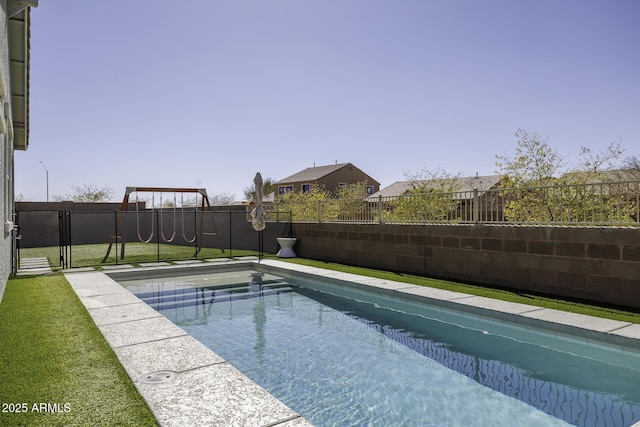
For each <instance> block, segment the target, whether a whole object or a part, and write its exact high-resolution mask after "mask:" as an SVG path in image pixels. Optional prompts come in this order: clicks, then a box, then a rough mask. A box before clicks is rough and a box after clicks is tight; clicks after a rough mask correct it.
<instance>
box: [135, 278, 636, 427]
mask: <svg viewBox="0 0 640 427" xmlns="http://www.w3.org/2000/svg"><path fill="white" fill-rule="evenodd" d="M123 285H125V286H126V287H127V288H128V289H129V290H131V291H132V292H133V293H135V294H136V295H138V296H139V297H140V298H142V299H143V300H144V301H146V302H147V303H148V304H150V305H151V306H152V307H154V308H155V309H156V310H158V311H159V312H161V313H162V314H163V315H164V316H166V317H167V318H169V319H170V320H172V321H173V322H174V323H176V324H177V325H178V326H180V327H182V328H183V329H184V330H186V331H187V332H188V333H189V334H191V335H192V336H193V337H195V338H196V339H198V340H199V341H201V342H202V343H204V344H205V345H207V346H208V347H209V348H211V349H212V350H213V351H214V352H216V353H217V354H219V355H220V356H222V357H223V358H225V359H226V360H227V361H228V362H230V363H231V364H233V365H234V366H235V367H236V368H238V369H239V370H240V371H242V372H243V373H244V374H245V375H247V376H248V377H249V378H251V379H252V380H253V381H255V382H256V383H258V384H259V385H261V386H262V387H263V388H265V389H267V390H268V391H269V392H271V393H272V394H273V395H274V396H276V397H277V398H279V399H280V400H281V401H283V402H284V403H285V404H287V405H288V406H289V407H291V408H292V409H293V410H295V411H296V412H298V413H299V414H300V415H302V416H303V417H304V418H306V419H308V420H309V421H310V422H311V423H313V424H315V425H316V426H385V427H386V426H392V425H393V426H400V425H402V426H469V425H482V426H489V425H490V426H514V425H518V426H555V425H568V424H570V425H578V426H630V425H632V424H633V423H635V422H637V421H638V420H640V357H639V356H638V355H635V354H629V353H625V354H622V353H621V352H620V351H614V350H610V349H607V348H605V347H604V346H586V345H584V344H583V343H581V342H580V341H578V340H571V339H568V338H563V339H557V338H554V337H553V336H551V335H548V334H545V333H543V332H536V331H526V330H521V329H518V328H515V327H512V326H509V325H504V324H500V323H497V322H493V321H489V320H485V319H478V318H474V317H472V316H468V315H465V314H464V313H459V312H452V311H446V310H443V309H440V308H434V307H429V306H426V305H424V304H418V303H412V302H408V301H401V300H396V299H392V298H388V297H383V296H380V295H377V294H375V293H372V292H371V293H370V292H364V291H359V290H358V291H356V290H352V289H345V288H344V287H338V286H335V285H330V284H322V283H317V282H309V281H301V280H298V279H295V280H293V279H283V278H280V277H277V276H273V275H270V274H265V273H257V272H255V271H242V272H227V273H216V274H212V275H202V276H183V277H178V278H176V277H172V278H167V279H146V280H142V281H137V280H136V281H128V282H123Z"/></svg>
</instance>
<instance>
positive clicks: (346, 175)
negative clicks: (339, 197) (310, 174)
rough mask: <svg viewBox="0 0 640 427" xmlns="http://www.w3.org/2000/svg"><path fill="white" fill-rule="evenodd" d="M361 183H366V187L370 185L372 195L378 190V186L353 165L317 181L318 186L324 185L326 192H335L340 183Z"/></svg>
mask: <svg viewBox="0 0 640 427" xmlns="http://www.w3.org/2000/svg"><path fill="white" fill-rule="evenodd" d="M362 181H364V182H366V183H367V185H372V186H373V192H374V193H375V192H376V191H378V190H380V184H378V183H377V182H376V181H375V180H374V179H372V178H371V177H370V176H369V175H367V174H366V173H364V172H362V171H361V170H360V169H358V168H357V167H355V166H353V165H347V166H345V167H343V168H340V169H338V170H337V171H335V172H332V173H330V174H329V175H326V176H324V177H322V178H321V179H319V180H318V184H320V185H324V188H325V189H327V190H328V191H335V190H336V189H338V187H339V184H340V183H341V182H346V183H347V184H355V183H358V182H362Z"/></svg>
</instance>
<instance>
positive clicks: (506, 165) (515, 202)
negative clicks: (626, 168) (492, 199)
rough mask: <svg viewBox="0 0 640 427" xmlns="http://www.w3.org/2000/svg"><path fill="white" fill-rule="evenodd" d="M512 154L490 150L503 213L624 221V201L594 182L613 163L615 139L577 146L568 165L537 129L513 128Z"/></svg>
mask: <svg viewBox="0 0 640 427" xmlns="http://www.w3.org/2000/svg"><path fill="white" fill-rule="evenodd" d="M515 135H516V137H517V138H518V140H517V145H516V150H515V155H514V156H513V157H511V156H508V155H501V156H500V155H498V156H496V166H497V167H498V169H499V172H500V173H502V174H503V175H504V178H503V180H502V184H501V186H502V187H503V188H509V190H504V192H503V193H502V197H503V206H504V209H503V210H504V215H505V218H507V219H510V220H512V221H522V222H558V223H571V222H577V221H580V222H594V223H605V222H607V223H608V222H627V221H629V218H630V217H629V212H628V209H627V208H628V206H619V203H618V201H617V200H614V197H613V195H612V194H611V193H610V192H609V191H603V190H602V186H598V184H597V183H600V182H602V181H604V180H605V178H606V174H607V173H608V172H610V171H611V170H612V169H615V168H616V167H619V165H618V163H617V161H618V159H619V158H620V157H621V156H622V154H623V153H624V149H622V147H621V146H620V143H617V142H614V143H611V144H609V145H608V146H607V147H606V148H605V149H604V150H603V151H601V152H598V153H594V152H592V151H591V149H589V148H587V147H582V148H581V152H580V154H579V160H578V163H577V164H576V165H575V166H571V165H570V164H569V163H568V162H566V161H565V159H564V158H562V156H560V155H559V154H558V152H557V151H556V150H555V149H553V148H552V147H551V146H550V145H549V141H548V139H542V138H541V137H540V135H539V134H538V133H535V132H527V131H526V130H523V129H518V131H517V132H516V134H515Z"/></svg>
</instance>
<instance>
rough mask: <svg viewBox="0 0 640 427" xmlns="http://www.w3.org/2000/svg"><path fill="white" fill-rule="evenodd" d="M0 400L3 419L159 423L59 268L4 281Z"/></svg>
mask: <svg viewBox="0 0 640 427" xmlns="http://www.w3.org/2000/svg"><path fill="white" fill-rule="evenodd" d="M0 402H1V403H2V405H3V406H2V408H1V409H2V411H1V412H0V425H3V426H5V425H6V426H116V425H117V426H154V425H156V423H155V420H154V417H153V415H152V414H151V412H150V411H149V409H148V407H147V406H146V404H145V402H144V401H143V400H142V398H141V397H140V395H139V394H138V392H137V391H136V390H135V388H134V386H133V384H132V383H131V381H130V380H129V377H128V376H127V374H126V373H125V371H124V370H123V369H122V367H121V365H120V363H119V362H118V360H117V358H116V356H115V354H114V353H113V351H112V350H111V348H110V347H109V345H108V344H107V342H106V341H105V340H104V338H103V337H102V334H101V333H100V331H99V330H98V328H97V327H96V326H95V324H94V323H93V320H92V319H91V317H90V316H89V314H88V313H87V311H86V309H85V308H84V306H83V305H82V303H81V302H80V300H79V299H78V298H77V296H76V294H75V292H74V291H73V289H72V288H71V286H70V285H69V283H68V282H67V281H66V280H65V278H64V276H62V275H61V274H54V275H50V276H41V277H33V278H12V279H10V280H9V281H8V283H7V287H6V289H5V293H4V297H3V300H2V303H0ZM17 410H20V411H21V412H16V411H17Z"/></svg>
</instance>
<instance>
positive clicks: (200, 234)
mask: <svg viewBox="0 0 640 427" xmlns="http://www.w3.org/2000/svg"><path fill="white" fill-rule="evenodd" d="M132 193H136V200H135V206H136V210H135V215H136V217H135V218H136V221H135V222H136V232H137V236H138V240H139V241H140V242H142V243H150V242H152V241H153V240H154V237H155V238H156V241H158V242H159V241H160V239H162V241H164V242H166V243H171V242H173V241H174V240H175V238H176V236H177V218H178V212H177V209H178V206H177V195H178V193H180V194H181V206H180V219H181V224H182V233H181V234H182V238H183V240H184V241H185V242H186V243H189V244H194V246H195V253H194V255H193V256H194V257H196V256H197V255H198V253H199V252H200V250H201V249H202V243H203V238H204V236H211V237H215V238H217V239H218V240H219V239H220V236H219V235H218V233H216V229H215V222H214V220H213V217H212V216H209V218H210V221H211V226H212V227H211V229H210V230H207V231H204V217H205V215H204V212H205V208H206V209H208V210H210V209H211V205H210V203H209V197H208V196H207V190H205V189H204V188H169V187H127V188H126V191H125V194H124V198H123V199H122V204H121V205H120V210H119V211H118V218H117V220H116V226H115V230H114V233H113V234H111V236H110V239H109V246H108V248H107V253H106V254H105V256H104V258H103V259H102V262H103V263H105V262H107V260H108V259H109V255H110V253H111V249H112V248H113V245H114V244H116V246H117V243H118V242H120V259H124V256H125V244H126V236H127V221H122V217H123V216H124V215H125V213H126V212H127V208H128V206H129V199H130V195H131V194H132ZM138 193H152V196H151V197H152V203H151V204H152V213H153V212H155V215H153V214H152V216H151V227H150V228H151V231H150V233H149V236H148V237H143V236H142V232H141V227H140V215H141V213H140V212H139V209H138ZM155 193H160V207H159V208H158V209H156V208H155V206H154V204H155ZM163 193H173V205H172V206H171V208H172V210H173V214H172V222H173V230H172V232H171V234H170V235H169V236H166V235H165V232H164V216H165V215H166V213H165V212H163V206H162V205H163V201H162V194H163ZM185 193H187V194H196V204H195V216H196V217H198V226H197V227H195V230H194V233H193V237H187V235H186V230H185V224H184V223H185V219H184V215H185V214H184V194H185ZM198 194H200V196H201V203H200V206H199V207H198V203H197V197H198ZM198 208H199V209H200V212H201V214H200V215H199V216H198V214H197V213H198ZM154 222H155V223H154ZM119 223H121V224H122V226H121V227H118V224H119ZM194 224H195V223H194ZM219 242H220V241H219ZM220 243H221V242H220ZM220 250H221V251H222V253H224V247H223V246H222V244H220Z"/></svg>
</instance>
